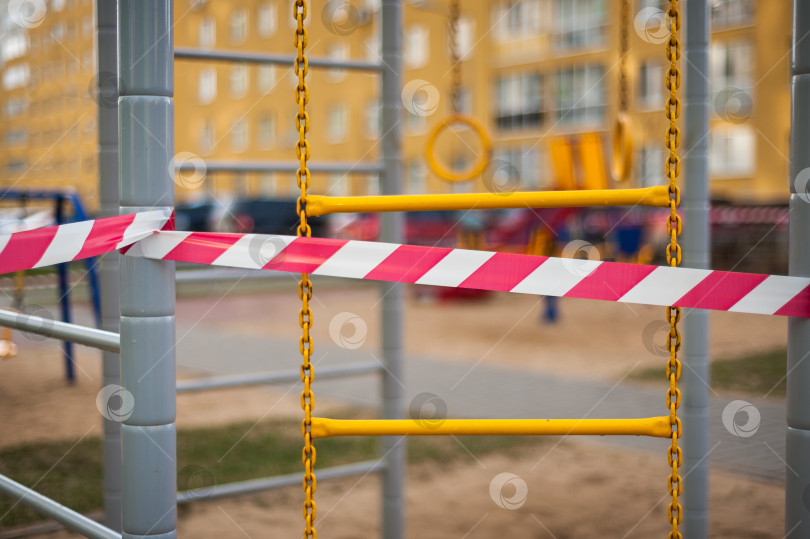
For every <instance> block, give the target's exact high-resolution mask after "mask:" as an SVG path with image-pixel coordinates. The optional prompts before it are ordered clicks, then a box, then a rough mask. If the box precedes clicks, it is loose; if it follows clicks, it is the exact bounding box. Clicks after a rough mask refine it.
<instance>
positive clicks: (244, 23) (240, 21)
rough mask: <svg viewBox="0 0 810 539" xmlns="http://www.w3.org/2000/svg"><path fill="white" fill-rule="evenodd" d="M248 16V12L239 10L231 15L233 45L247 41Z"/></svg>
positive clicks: (242, 9)
mask: <svg viewBox="0 0 810 539" xmlns="http://www.w3.org/2000/svg"><path fill="white" fill-rule="evenodd" d="M247 30H248V16H247V10H246V9H244V8H239V9H237V10H236V11H234V12H233V13H231V21H230V38H231V43H242V42H243V41H244V40H245V39H247Z"/></svg>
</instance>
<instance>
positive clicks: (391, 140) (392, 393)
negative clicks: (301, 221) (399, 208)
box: [380, 0, 407, 539]
mask: <svg viewBox="0 0 810 539" xmlns="http://www.w3.org/2000/svg"><path fill="white" fill-rule="evenodd" d="M402 18H403V7H402V2H401V0H383V2H382V63H383V66H384V67H383V72H382V100H381V102H382V129H381V133H382V141H381V147H382V160H383V167H384V171H383V174H382V189H381V190H382V193H383V194H384V195H393V194H400V193H401V192H402V97H401V92H402ZM381 219H382V221H381V227H382V228H381V231H380V241H386V242H391V243H402V240H403V232H402V231H403V222H404V219H403V214H402V213H383V214H382V216H381ZM381 292H382V295H383V297H382V353H383V360H384V362H385V367H386V368H385V370H384V371H383V374H382V377H383V378H382V382H383V383H382V386H383V389H382V391H383V395H382V399H383V410H382V413H383V417H384V418H387V419H398V418H401V417H402V415H403V412H404V404H405V403H404V398H405V394H404V392H405V388H403V387H402V380H404V379H405V377H404V369H403V364H402V328H403V321H402V315H403V306H404V289H403V287H402V285H401V284H398V283H383V285H382V290H381ZM405 444H406V442H405V438H402V437H394V436H383V437H382V438H381V446H382V447H381V450H382V454H383V455H384V458H385V464H386V468H385V471H384V473H383V482H382V483H383V484H382V489H383V502H382V536H383V537H385V538H386V539H400V538H402V537H404V536H405V509H404V505H405V496H404V491H405V464H406V462H405V457H406V454H407V450H406V445H405Z"/></svg>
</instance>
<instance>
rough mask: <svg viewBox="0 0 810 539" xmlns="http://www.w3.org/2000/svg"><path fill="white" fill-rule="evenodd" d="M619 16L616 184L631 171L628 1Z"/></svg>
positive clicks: (614, 145)
mask: <svg viewBox="0 0 810 539" xmlns="http://www.w3.org/2000/svg"><path fill="white" fill-rule="evenodd" d="M620 1H621V4H622V7H621V13H620V14H619V18H620V19H619V112H618V114H617V115H616V123H615V124H614V125H613V138H612V145H611V149H612V150H613V151H612V156H613V158H612V159H611V175H612V176H613V179H614V181H616V182H626V181H627V180H629V179H630V174H631V173H632V170H633V137H632V128H631V126H630V117H629V116H628V115H627V101H628V90H627V52H628V50H629V44H628V40H627V21H628V20H629V19H630V0H620Z"/></svg>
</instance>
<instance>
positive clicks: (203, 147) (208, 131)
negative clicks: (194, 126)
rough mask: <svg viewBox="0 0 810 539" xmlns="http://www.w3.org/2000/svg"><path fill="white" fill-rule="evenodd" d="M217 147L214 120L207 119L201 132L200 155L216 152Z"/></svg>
mask: <svg viewBox="0 0 810 539" xmlns="http://www.w3.org/2000/svg"><path fill="white" fill-rule="evenodd" d="M215 145H216V132H215V129H214V120H211V119H206V120H205V122H204V123H203V127H202V130H201V131H200V140H199V143H198V148H199V149H200V153H202V154H207V153H211V152H212V151H213V150H214V146H215Z"/></svg>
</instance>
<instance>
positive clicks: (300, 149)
mask: <svg viewBox="0 0 810 539" xmlns="http://www.w3.org/2000/svg"><path fill="white" fill-rule="evenodd" d="M293 3H294V9H293V17H294V18H295V20H296V21H297V22H298V25H297V27H296V29H295V47H296V48H297V49H298V56H296V58H295V74H296V75H298V85H297V86H296V88H295V100H296V102H297V103H298V114H297V115H296V116H295V127H296V128H297V129H298V144H297V145H296V147H295V153H296V155H297V156H298V160H299V162H300V166H299V168H298V171H297V172H296V178H297V182H298V187H300V188H301V195H300V196H299V197H298V201H297V203H296V211H297V212H298V216H299V218H300V220H301V222H300V224H299V225H298V230H297V234H298V235H299V236H307V237H309V236H311V235H312V230H311V229H310V228H309V224H307V210H306V201H307V188H308V187H309V185H310V174H309V169H308V168H307V161H308V160H309V142H307V131H309V115H308V114H307V110H306V106H307V103H309V87H307V84H306V76H307V71H308V70H309V63H308V61H307V57H306V54H304V51H305V50H306V47H307V29H306V28H305V27H304V20H305V19H306V18H307V4H306V0H294V2H293ZM298 297H299V298H301V310H300V311H299V312H298V322H299V323H300V324H301V331H302V335H301V340H300V349H301V355H302V356H303V362H302V363H301V381H302V382H303V383H304V391H303V392H301V408H303V409H304V420H303V422H302V423H301V432H302V433H303V435H304V449H303V451H302V454H301V460H302V461H303V463H304V479H303V488H304V492H305V493H306V500H305V501H304V521H305V522H306V527H305V528H304V538H305V539H307V538H316V537H318V532H317V531H315V515H316V514H317V506H316V505H315V500H314V499H313V498H314V495H315V487H316V485H317V481H316V479H315V473H314V468H315V446H314V445H313V443H312V433H311V430H312V409H313V408H314V407H315V398H314V396H313V394H312V379H313V378H314V376H315V371H314V369H313V367H312V364H311V363H310V358H311V357H312V350H313V347H312V336H311V335H310V333H309V330H310V328H311V327H312V311H311V310H310V308H309V300H311V299H312V282H311V281H310V280H309V275H307V274H306V273H302V274H301V282H300V283H299V284H298Z"/></svg>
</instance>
